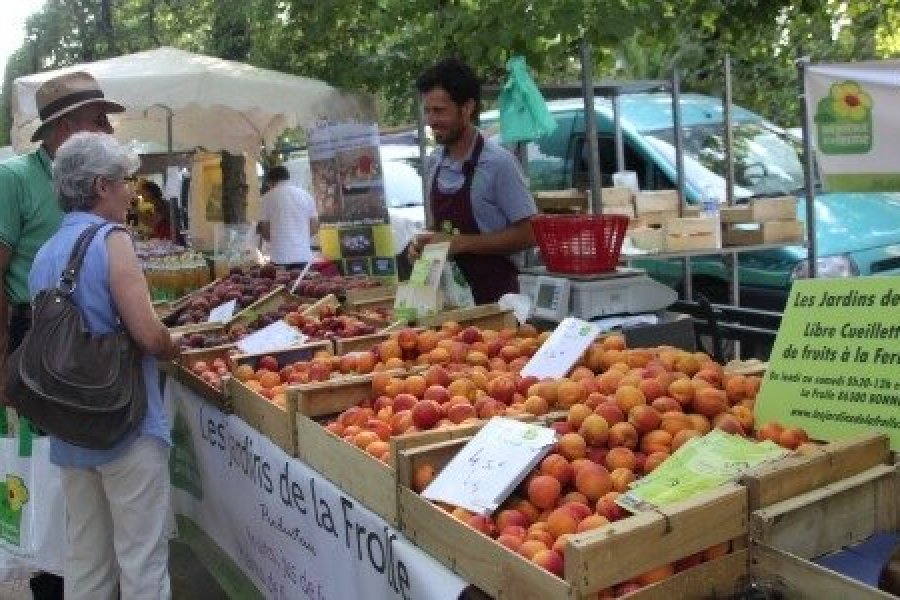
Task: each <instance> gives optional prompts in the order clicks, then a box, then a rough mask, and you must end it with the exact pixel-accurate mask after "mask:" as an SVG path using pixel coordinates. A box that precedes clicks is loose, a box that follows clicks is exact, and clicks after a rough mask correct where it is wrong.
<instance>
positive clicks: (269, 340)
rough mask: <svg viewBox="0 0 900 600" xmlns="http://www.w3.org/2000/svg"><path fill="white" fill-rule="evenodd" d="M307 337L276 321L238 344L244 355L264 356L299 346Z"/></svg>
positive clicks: (282, 322)
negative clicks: (266, 353) (265, 353)
mask: <svg viewBox="0 0 900 600" xmlns="http://www.w3.org/2000/svg"><path fill="white" fill-rule="evenodd" d="M306 340H307V337H306V336H305V335H303V334H302V333H300V331H298V330H297V329H296V328H294V327H291V326H290V325H288V324H287V323H285V322H284V321H275V322H274V323H272V324H271V325H268V326H266V327H263V328H262V329H260V330H259V331H254V332H253V333H251V334H250V335H248V336H247V337H245V338H244V339H242V340H240V341H239V342H238V343H237V347H238V349H239V350H240V351H241V352H243V353H244V354H263V353H264V352H273V351H275V350H282V349H284V348H290V347H292V346H299V345H300V344H302V343H304V342H305V341H306Z"/></svg>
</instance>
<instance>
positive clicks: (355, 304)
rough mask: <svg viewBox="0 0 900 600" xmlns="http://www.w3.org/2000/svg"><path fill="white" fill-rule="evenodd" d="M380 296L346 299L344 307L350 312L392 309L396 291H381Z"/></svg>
mask: <svg viewBox="0 0 900 600" xmlns="http://www.w3.org/2000/svg"><path fill="white" fill-rule="evenodd" d="M381 293H382V295H380V296H373V297H371V298H358V299H354V300H351V299H347V301H346V302H345V303H344V306H345V307H346V308H347V309H348V310H350V311H357V310H365V309H367V308H393V307H394V299H395V298H396V297H397V291H396V289H393V290H390V291H388V290H381Z"/></svg>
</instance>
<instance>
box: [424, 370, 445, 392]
mask: <svg viewBox="0 0 900 600" xmlns="http://www.w3.org/2000/svg"><path fill="white" fill-rule="evenodd" d="M425 383H427V384H428V386H432V385H440V386H443V387H447V386H448V385H450V374H449V373H448V372H447V369H445V368H444V367H442V366H440V365H431V366H430V367H428V369H427V370H426V371H425Z"/></svg>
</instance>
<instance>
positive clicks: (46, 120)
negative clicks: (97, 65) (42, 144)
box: [31, 71, 125, 142]
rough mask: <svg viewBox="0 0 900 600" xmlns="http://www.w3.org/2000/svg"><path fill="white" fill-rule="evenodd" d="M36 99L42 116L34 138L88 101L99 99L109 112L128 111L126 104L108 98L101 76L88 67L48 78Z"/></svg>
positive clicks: (89, 102) (92, 101)
mask: <svg viewBox="0 0 900 600" xmlns="http://www.w3.org/2000/svg"><path fill="white" fill-rule="evenodd" d="M35 102H36V103H37V109H38V116H40V117H41V125H40V127H38V128H37V130H36V131H35V132H34V135H33V136H31V141H32V142H36V141H38V140H39V139H40V137H41V134H42V133H43V130H44V128H45V127H46V126H47V125H49V124H50V123H52V122H53V121H55V120H56V119H58V118H60V117H61V116H63V115H65V114H67V113H70V112H72V111H73V110H75V109H77V108H81V107H82V106H86V105H88V104H95V103H98V102H99V103H101V104H103V108H104V110H106V112H108V113H120V112H125V107H124V106H122V105H121V104H116V103H115V102H110V101H109V100H106V99H105V98H104V97H103V90H101V89H100V85H99V84H98V83H97V80H96V79H94V78H93V77H92V76H91V75H90V73H85V72H84V71H76V72H74V73H66V74H65V75H60V76H59V77H54V78H53V79H50V80H48V81H45V82H44V83H42V84H41V87H39V88H38V89H37V92H36V93H35Z"/></svg>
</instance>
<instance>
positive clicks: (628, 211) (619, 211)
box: [601, 204, 634, 219]
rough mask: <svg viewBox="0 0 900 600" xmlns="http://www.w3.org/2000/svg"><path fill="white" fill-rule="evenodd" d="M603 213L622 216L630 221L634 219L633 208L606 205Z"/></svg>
mask: <svg viewBox="0 0 900 600" xmlns="http://www.w3.org/2000/svg"><path fill="white" fill-rule="evenodd" d="M601 212H602V214H604V215H620V216H623V217H628V218H629V219H633V218H634V207H633V206H618V205H615V204H611V205H609V206H607V205H606V204H604V205H603V209H602V210H601Z"/></svg>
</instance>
